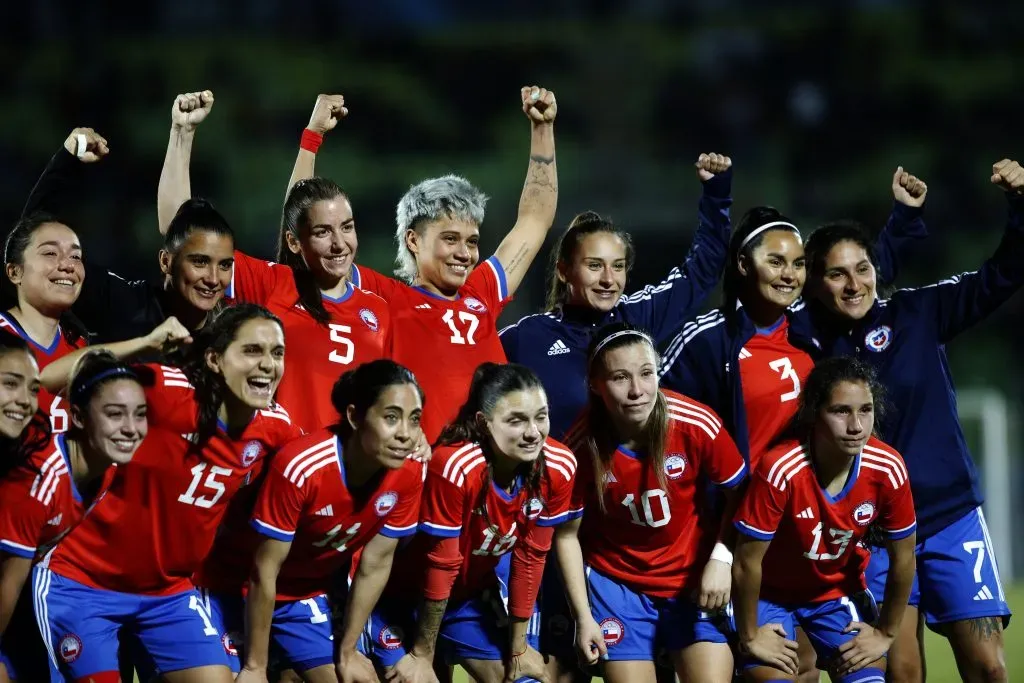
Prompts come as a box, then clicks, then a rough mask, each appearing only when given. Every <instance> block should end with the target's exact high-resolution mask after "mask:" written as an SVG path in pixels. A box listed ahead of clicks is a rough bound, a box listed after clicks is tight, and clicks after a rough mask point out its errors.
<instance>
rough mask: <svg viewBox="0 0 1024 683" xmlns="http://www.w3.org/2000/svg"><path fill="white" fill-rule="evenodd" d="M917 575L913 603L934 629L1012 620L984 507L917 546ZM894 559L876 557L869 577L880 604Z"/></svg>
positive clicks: (883, 553) (879, 551)
mask: <svg viewBox="0 0 1024 683" xmlns="http://www.w3.org/2000/svg"><path fill="white" fill-rule="evenodd" d="M916 552H917V575H916V576H915V578H914V589H913V591H912V592H911V595H910V604H911V605H915V606H917V607H918V608H919V609H920V610H921V611H922V613H923V614H924V616H925V620H926V622H927V623H928V625H929V627H932V628H934V627H936V626H938V625H939V624H946V623H949V622H953V621H961V620H964V619H978V618H981V617H1001V618H1002V620H1003V625H1004V626H1005V625H1007V624H1008V623H1009V621H1010V606H1009V605H1008V604H1007V602H1006V594H1005V593H1004V592H1003V583H1002V581H1001V580H1000V578H999V567H998V566H996V557H995V552H994V550H993V548H992V540H991V539H990V538H989V534H988V526H987V525H986V524H985V515H984V513H983V512H982V510H981V508H977V509H975V510H972V511H970V512H969V513H967V514H966V515H964V516H963V517H961V518H960V519H958V520H957V521H955V522H953V523H952V524H950V525H949V526H947V527H946V528H945V529H942V530H941V531H939V532H938V533H937V534H935V535H934V536H930V537H928V538H926V539H925V540H923V541H921V542H920V543H918V544H917V548H916ZM888 575H889V556H888V554H887V553H886V551H885V550H884V549H875V550H874V551H872V554H871V561H870V562H869V563H868V567H867V570H866V571H865V572H864V576H865V578H866V579H867V583H868V589H869V590H870V591H871V592H872V594H874V596H875V598H876V599H878V600H881V599H882V596H883V595H885V581H886V578H887V577H888Z"/></svg>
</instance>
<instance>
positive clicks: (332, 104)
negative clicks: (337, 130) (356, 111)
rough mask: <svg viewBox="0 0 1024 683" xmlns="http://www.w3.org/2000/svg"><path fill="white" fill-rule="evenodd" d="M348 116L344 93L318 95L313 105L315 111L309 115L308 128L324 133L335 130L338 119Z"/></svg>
mask: <svg viewBox="0 0 1024 683" xmlns="http://www.w3.org/2000/svg"><path fill="white" fill-rule="evenodd" d="M346 116H348V109H347V108H346V107H345V97H344V96H343V95H322V94H321V95H317V96H316V104H314V105H313V113H312V114H311V115H310V117H309V124H308V125H307V126H306V128H308V129H309V130H311V131H313V132H314V133H320V135H323V134H324V133H326V132H327V131H329V130H334V127H335V126H337V125H338V121H340V120H341V119H343V118H345V117H346Z"/></svg>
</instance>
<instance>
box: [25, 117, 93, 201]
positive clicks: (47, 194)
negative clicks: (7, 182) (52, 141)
mask: <svg viewBox="0 0 1024 683" xmlns="http://www.w3.org/2000/svg"><path fill="white" fill-rule="evenodd" d="M109 153H110V148H109V147H108V146H107V140H106V138H104V137H103V136H102V135H100V134H99V133H97V132H96V131H94V130H93V129H92V128H85V127H80V128H75V129H74V130H72V131H71V133H70V134H69V135H68V137H67V138H66V139H65V140H64V144H63V146H61V148H60V149H59V150H57V153H56V154H54V155H53V156H52V157H51V158H50V161H49V163H47V164H46V168H44V169H43V173H42V175H40V176H39V180H37V181H36V184H35V186H33V188H32V191H31V192H30V193H29V195H28V199H26V200H25V206H24V208H23V209H22V211H21V215H23V216H25V215H28V214H30V213H32V212H33V211H46V212H49V213H54V214H61V213H62V212H63V209H64V208H65V207H66V206H67V205H68V204H69V203H70V200H71V199H70V198H71V195H70V194H69V192H68V190H69V188H70V186H71V185H72V184H73V183H74V182H75V181H76V180H77V179H78V174H79V171H80V170H81V169H82V164H92V163H95V162H97V161H99V160H100V159H102V158H103V157H105V156H107V154H109Z"/></svg>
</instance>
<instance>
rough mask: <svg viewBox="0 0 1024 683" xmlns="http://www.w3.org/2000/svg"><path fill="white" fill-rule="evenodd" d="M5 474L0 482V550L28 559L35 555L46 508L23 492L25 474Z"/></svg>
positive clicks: (25, 482)
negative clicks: (3, 479) (0, 502)
mask: <svg viewBox="0 0 1024 683" xmlns="http://www.w3.org/2000/svg"><path fill="white" fill-rule="evenodd" d="M8 477H10V478H9V479H8V480H6V481H4V482H2V483H0V500H2V501H3V504H2V505H0V552H5V553H10V554H11V555H16V556H18V557H25V558H29V559H31V558H33V557H35V554H36V548H37V547H38V545H39V538H40V535H41V530H42V529H43V527H44V526H45V525H46V521H47V512H48V510H47V507H46V505H44V504H43V503H42V501H40V500H38V499H37V498H35V497H34V496H32V495H26V494H27V493H28V491H27V490H26V489H25V488H24V485H26V484H28V482H27V481H25V479H26V478H27V477H23V476H22V472H21V471H19V472H18V473H17V474H14V475H8Z"/></svg>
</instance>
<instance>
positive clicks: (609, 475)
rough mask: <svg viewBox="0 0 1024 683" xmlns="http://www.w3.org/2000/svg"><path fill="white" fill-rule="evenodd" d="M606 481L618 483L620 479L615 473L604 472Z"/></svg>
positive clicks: (607, 482)
mask: <svg viewBox="0 0 1024 683" xmlns="http://www.w3.org/2000/svg"><path fill="white" fill-rule="evenodd" d="M604 483H606V484H618V483H619V480H618V479H616V478H615V475H614V474H612V473H611V472H605V473H604Z"/></svg>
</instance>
